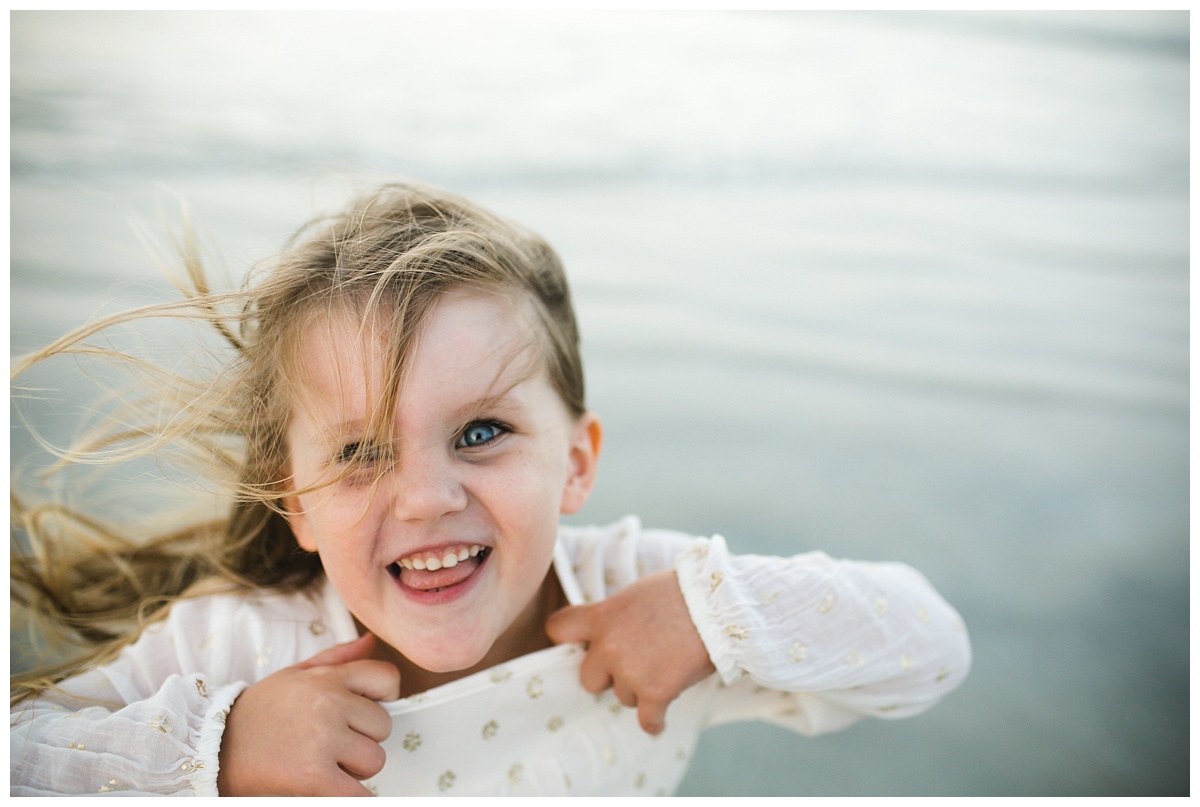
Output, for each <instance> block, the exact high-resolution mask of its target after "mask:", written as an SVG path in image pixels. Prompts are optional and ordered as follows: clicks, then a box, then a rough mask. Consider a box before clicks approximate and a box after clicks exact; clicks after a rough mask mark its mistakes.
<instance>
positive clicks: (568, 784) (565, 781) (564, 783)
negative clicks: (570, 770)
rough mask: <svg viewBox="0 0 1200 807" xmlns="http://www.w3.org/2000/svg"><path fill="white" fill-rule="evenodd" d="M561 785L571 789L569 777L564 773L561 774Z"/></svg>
mask: <svg viewBox="0 0 1200 807" xmlns="http://www.w3.org/2000/svg"><path fill="white" fill-rule="evenodd" d="M563 787H565V788H566V789H567V790H570V789H571V777H570V776H567V775H566V774H565V773H564V774H563Z"/></svg>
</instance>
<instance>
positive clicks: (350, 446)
mask: <svg viewBox="0 0 1200 807" xmlns="http://www.w3.org/2000/svg"><path fill="white" fill-rule="evenodd" d="M382 457H383V449H382V448H381V447H380V446H376V445H371V444H370V443H364V442H357V443H347V444H346V445H345V446H343V447H342V450H341V451H339V452H338V454H337V456H336V457H334V458H333V461H334V463H336V464H338V465H352V464H357V465H366V464H367V463H373V462H378V461H379V460H380V459H382Z"/></svg>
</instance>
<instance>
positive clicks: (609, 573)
mask: <svg viewBox="0 0 1200 807" xmlns="http://www.w3.org/2000/svg"><path fill="white" fill-rule="evenodd" d="M616 585H617V573H616V572H614V571H613V570H612V569H605V570H604V587H605V588H614V587H615V586H616Z"/></svg>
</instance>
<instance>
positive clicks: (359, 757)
mask: <svg viewBox="0 0 1200 807" xmlns="http://www.w3.org/2000/svg"><path fill="white" fill-rule="evenodd" d="M386 762H387V753H386V752H385V751H384V750H383V748H381V747H380V745H379V743H377V742H374V741H372V740H370V739H368V738H367V737H364V736H363V735H361V734H357V733H351V734H350V735H349V736H348V737H347V738H346V744H345V746H344V747H343V749H342V751H341V753H339V754H338V757H337V763H338V766H339V767H340V768H341V769H342V770H343V771H345V772H346V773H348V774H349V775H350V776H352V777H354V778H355V779H370V778H371V777H372V776H374V775H375V774H377V773H379V772H380V771H381V770H383V766H384V763H386Z"/></svg>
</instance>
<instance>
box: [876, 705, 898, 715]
mask: <svg viewBox="0 0 1200 807" xmlns="http://www.w3.org/2000/svg"><path fill="white" fill-rule="evenodd" d="M899 708H900V707H899V706H880V707H879V712H880V714H887V713H888V712H894V711H896V710H897V709H899Z"/></svg>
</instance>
